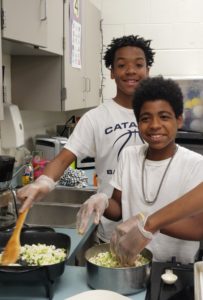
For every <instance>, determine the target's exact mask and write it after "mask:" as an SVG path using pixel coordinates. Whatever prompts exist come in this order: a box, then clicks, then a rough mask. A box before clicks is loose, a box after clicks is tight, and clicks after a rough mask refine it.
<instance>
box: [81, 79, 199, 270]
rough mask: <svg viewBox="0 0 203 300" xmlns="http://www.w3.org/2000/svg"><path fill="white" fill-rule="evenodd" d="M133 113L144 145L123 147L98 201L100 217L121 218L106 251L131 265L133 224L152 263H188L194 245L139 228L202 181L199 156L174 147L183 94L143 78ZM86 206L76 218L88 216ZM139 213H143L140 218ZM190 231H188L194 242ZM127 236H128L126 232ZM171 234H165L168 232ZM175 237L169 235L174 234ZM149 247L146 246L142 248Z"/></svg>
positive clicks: (162, 82)
mask: <svg viewBox="0 0 203 300" xmlns="http://www.w3.org/2000/svg"><path fill="white" fill-rule="evenodd" d="M133 109H134V112H135V116H136V118H137V121H138V128H139V132H140V134H141V136H142V138H143V139H144V140H145V141H146V144H143V145H140V146H139V145H137V146H136V145H132V146H129V147H126V148H125V149H124V150H123V152H122V154H121V156H120V159H119V162H118V165H117V168H116V171H115V173H114V175H113V178H112V180H111V182H110V183H111V184H112V186H113V187H114V191H113V194H112V197H111V199H109V200H108V199H103V203H104V204H105V208H106V209H105V210H102V209H101V204H100V209H99V208H98V210H100V214H101V215H102V214H103V213H104V215H105V216H106V217H107V218H109V219H111V220H116V221H118V220H121V219H123V221H124V223H123V224H120V225H118V227H117V229H116V230H115V231H114V233H113V235H112V239H111V249H112V250H113V251H114V252H115V253H116V254H117V256H118V257H119V258H120V260H121V261H122V262H123V263H124V264H126V263H127V264H128V263H132V262H133V259H135V256H136V255H137V253H139V251H138V252H137V253H136V255H135V256H134V257H133V255H134V253H135V250H136V247H137V243H136V240H137V239H136V230H135V227H136V226H137V227H138V228H139V229H140V230H139V232H141V233H142V234H143V235H144V236H145V240H144V239H143V242H144V244H143V245H141V246H142V247H143V246H146V247H147V248H148V249H150V250H151V251H152V253H153V259H154V260H155V261H164V262H165V261H170V260H171V258H172V257H176V259H177V261H178V262H181V263H193V262H194V260H195V255H196V253H197V251H198V249H199V242H198V241H188V240H183V239H178V238H177V237H178V236H177V237H176V238H174V237H171V236H167V235H164V234H162V233H157V234H156V235H155V236H154V237H153V239H152V240H151V238H152V234H151V233H150V232H147V231H146V230H144V228H143V225H144V221H145V220H144V218H145V216H147V215H150V214H152V213H153V212H156V211H157V210H159V209H160V208H162V207H164V206H166V205H167V204H169V203H170V202H172V201H173V200H174V199H176V198H177V197H180V196H181V195H184V194H185V193H187V192H188V191H189V190H191V189H193V188H194V187H195V186H197V185H198V184H199V183H201V182H202V181H203V156H202V155H200V154H198V153H196V152H193V151H190V150H188V149H186V148H184V147H181V146H179V145H176V143H175V137H176V132H177V130H178V128H181V126H182V119H183V118H182V113H183V96H182V93H181V90H180V88H179V86H178V85H177V84H176V83H175V82H174V81H172V80H170V79H163V77H154V78H147V79H145V80H143V81H142V82H141V83H140V85H139V87H138V88H137V89H136V91H135V95H134V102H133ZM103 206H104V205H103ZM86 211H88V203H87V204H84V205H83V210H82V212H83V213H81V216H80V220H81V222H78V224H79V225H80V226H82V225H83V224H84V222H83V221H82V220H84V219H85V218H86V217H87V214H86ZM140 212H144V214H142V215H141V214H139V213H140ZM193 230H194V226H193V228H187V231H188V237H190V238H191V239H192V238H193ZM126 233H127V234H126ZM169 233H170V232H169ZM172 236H174V232H173V235H172ZM146 241H147V242H146ZM147 243H148V245H147Z"/></svg>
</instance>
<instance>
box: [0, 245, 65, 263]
mask: <svg viewBox="0 0 203 300" xmlns="http://www.w3.org/2000/svg"><path fill="white" fill-rule="evenodd" d="M65 258H66V251H65V249H63V248H56V247H55V246H54V245H50V246H48V245H45V244H37V245H36V244H33V245H27V244H25V245H24V246H21V249H20V260H23V261H25V262H26V264H27V265H28V266H44V265H53V264H57V263H59V262H62V261H64V260H65ZM0 262H1V254H0Z"/></svg>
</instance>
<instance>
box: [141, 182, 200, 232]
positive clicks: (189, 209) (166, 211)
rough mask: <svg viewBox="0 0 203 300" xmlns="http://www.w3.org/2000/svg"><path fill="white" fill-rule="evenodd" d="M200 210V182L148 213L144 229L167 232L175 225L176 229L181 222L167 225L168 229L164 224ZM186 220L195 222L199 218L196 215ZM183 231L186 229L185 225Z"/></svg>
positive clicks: (197, 212)
mask: <svg viewBox="0 0 203 300" xmlns="http://www.w3.org/2000/svg"><path fill="white" fill-rule="evenodd" d="M201 212H203V183H200V184H199V185H198V186H196V187H195V188H194V189H192V190H191V191H189V192H188V193H186V194H185V195H183V196H182V197H180V198H178V199H177V200H175V201H174V202H171V203H170V204H168V205H167V206H165V207H163V208H162V209H160V210H158V211H157V212H155V213H154V214H152V215H150V216H149V217H148V218H147V221H146V223H145V229H146V230H148V231H150V232H152V233H154V232H156V231H157V230H161V231H163V230H165V232H168V233H169V230H172V228H173V230H174V229H175V226H176V229H177V228H178V225H179V226H180V224H181V223H179V222H178V223H179V224H178V223H177V224H173V227H172V225H171V227H168V231H167V228H166V226H168V225H170V224H172V223H174V222H177V221H179V220H181V219H184V218H186V217H190V216H195V215H197V214H199V213H201ZM184 222H186V220H184ZM187 222H190V223H191V224H192V223H193V224H197V223H196V222H200V218H199V217H197V216H196V217H193V218H192V219H190V220H187ZM185 224H186V223H185ZM183 225H184V223H182V226H183ZM163 228H165V229H163ZM179 228H180V227H179ZM183 229H184V227H183ZM185 231H187V227H186V228H185Z"/></svg>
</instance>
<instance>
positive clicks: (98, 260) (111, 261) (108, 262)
mask: <svg viewBox="0 0 203 300" xmlns="http://www.w3.org/2000/svg"><path fill="white" fill-rule="evenodd" d="M89 261H90V262H91V263H93V264H95V265H98V266H101V267H107V268H122V267H124V266H123V265H121V263H120V262H119V260H118V259H117V258H116V255H114V254H112V253H111V252H110V251H106V252H101V253H99V254H97V255H95V256H93V257H91V258H90V259H89ZM148 263H149V260H148V259H147V258H145V257H144V256H142V255H141V254H138V255H137V259H136V260H135V263H134V265H133V266H134V267H139V266H143V265H145V264H148Z"/></svg>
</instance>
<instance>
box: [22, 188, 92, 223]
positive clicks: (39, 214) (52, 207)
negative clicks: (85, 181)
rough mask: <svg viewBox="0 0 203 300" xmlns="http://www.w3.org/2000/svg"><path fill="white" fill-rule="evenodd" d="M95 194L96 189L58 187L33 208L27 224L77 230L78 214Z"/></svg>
mask: <svg viewBox="0 0 203 300" xmlns="http://www.w3.org/2000/svg"><path fill="white" fill-rule="evenodd" d="M95 192H96V190H95V189H88V188H83V189H77V188H67V187H61V186H60V187H56V189H55V190H53V191H52V192H51V193H49V194H48V195H47V196H46V197H45V198H44V199H42V201H40V202H36V203H35V204H34V205H33V206H32V208H31V209H30V211H29V213H28V215H27V218H26V224H28V225H32V226H34V225H42V226H51V227H64V228H75V227H76V215H77V212H78V211H79V209H80V207H81V205H82V204H83V203H84V202H85V201H86V200H87V199H88V198H89V197H90V196H91V195H93V194H95Z"/></svg>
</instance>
